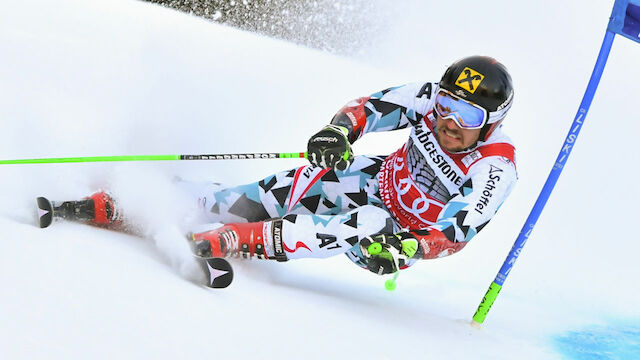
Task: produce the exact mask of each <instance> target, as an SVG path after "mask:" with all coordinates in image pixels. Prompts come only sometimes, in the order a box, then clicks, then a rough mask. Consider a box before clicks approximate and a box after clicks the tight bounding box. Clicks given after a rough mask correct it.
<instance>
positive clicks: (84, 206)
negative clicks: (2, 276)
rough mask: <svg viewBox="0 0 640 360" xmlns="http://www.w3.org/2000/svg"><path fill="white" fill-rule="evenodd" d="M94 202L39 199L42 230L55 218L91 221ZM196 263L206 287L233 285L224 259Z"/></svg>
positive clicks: (39, 222)
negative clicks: (58, 201) (203, 277)
mask: <svg viewBox="0 0 640 360" xmlns="http://www.w3.org/2000/svg"><path fill="white" fill-rule="evenodd" d="M89 201H91V202H92V201H93V200H82V201H67V202H63V203H60V204H56V203H53V202H51V201H49V199H47V198H45V197H38V198H37V199H36V203H37V206H38V224H39V226H40V228H46V227H49V226H50V225H51V223H52V222H53V219H54V218H57V217H59V218H63V219H70V220H73V219H77V220H85V219H89V218H90V217H91V216H93V214H92V211H91V209H92V206H93V204H92V203H89ZM194 256H195V258H196V261H197V262H198V264H199V265H200V268H201V269H202V272H203V273H204V275H205V278H206V282H205V283H204V285H206V286H208V287H210V288H215V289H221V288H226V287H227V286H229V285H231V282H232V281H233V268H232V267H231V264H229V262H228V261H227V260H225V259H222V258H206V257H201V256H198V255H195V254H194Z"/></svg>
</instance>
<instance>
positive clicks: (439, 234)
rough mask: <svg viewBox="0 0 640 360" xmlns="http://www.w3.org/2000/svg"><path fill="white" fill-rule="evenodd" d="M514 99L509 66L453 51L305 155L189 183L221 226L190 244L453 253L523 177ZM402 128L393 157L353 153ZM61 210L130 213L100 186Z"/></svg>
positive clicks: (390, 264)
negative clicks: (441, 64)
mask: <svg viewBox="0 0 640 360" xmlns="http://www.w3.org/2000/svg"><path fill="white" fill-rule="evenodd" d="M512 102H513V85H512V81H511V77H510V75H509V73H508V72H507V70H506V68H505V67H504V66H503V65H502V64H501V63H499V62H498V61H496V60H495V59H493V58H491V57H485V56H471V57H466V58H463V59H460V60H458V61H456V62H455V63H453V64H452V65H451V66H450V67H448V68H447V70H446V71H445V73H444V75H443V76H442V78H441V79H440V81H439V82H422V83H413V84H407V85H403V86H399V87H394V88H390V89H386V90H382V91H379V92H376V93H374V94H372V95H370V96H366V97H362V98H359V99H356V100H353V101H351V102H350V103H348V104H347V105H346V106H344V107H343V108H342V109H341V110H340V111H339V112H338V113H337V114H336V115H335V116H334V117H333V119H332V120H331V123H330V124H329V125H327V126H325V127H324V128H323V129H322V130H320V131H319V132H318V133H317V134H315V135H313V136H312V137H311V138H310V139H309V142H308V159H309V161H310V163H311V164H310V165H306V166H302V167H299V168H296V169H292V170H287V171H282V172H279V173H276V174H273V175H271V176H268V177H266V178H264V179H262V180H260V181H258V182H255V183H251V184H246V185H240V186H235V187H221V186H220V185H219V184H215V183H209V184H206V185H195V184H191V185H189V186H190V190H191V192H192V193H193V194H194V199H197V202H198V204H199V205H198V206H199V208H200V209H201V210H202V212H203V213H204V214H206V217H207V219H208V221H209V222H211V223H215V224H217V225H216V226H217V228H215V229H213V230H209V231H205V232H198V233H190V234H188V239H189V241H191V244H192V249H193V250H194V252H195V253H196V255H199V256H203V257H231V256H242V257H245V258H250V257H258V258H262V259H273V260H278V261H287V260H293V259H299V258H310V257H312V258H326V257H330V256H334V255H338V254H346V255H347V256H348V257H349V258H350V259H351V260H352V261H353V262H355V263H356V264H358V265H359V266H361V267H363V268H365V269H368V270H370V271H372V272H374V273H377V274H388V273H394V272H396V271H398V269H404V268H406V267H408V266H410V265H412V264H413V263H415V262H416V261H417V260H419V259H434V258H440V257H444V256H448V255H451V254H453V253H455V252H457V251H459V250H461V249H462V248H463V247H464V246H465V245H466V244H467V243H468V242H469V241H470V240H471V239H472V238H473V237H474V236H475V235H476V234H477V233H478V232H479V231H480V230H482V229H483V228H484V227H485V226H486V225H487V223H488V222H489V221H490V220H491V218H492V217H493V216H494V215H495V213H496V211H497V210H498V209H499V207H500V206H501V205H502V203H503V202H504V201H505V199H506V198H507V196H508V195H509V193H510V192H511V190H512V188H513V186H514V185H515V183H516V180H517V173H516V166H515V148H514V146H513V144H512V142H511V140H510V139H509V138H508V137H507V136H506V135H505V134H504V133H503V132H502V129H501V124H502V121H503V120H504V118H505V116H506V114H507V112H508V110H509V108H510V107H511V104H512ZM406 127H411V133H410V136H409V139H408V140H407V142H406V143H405V144H404V145H403V146H402V147H401V148H400V149H398V150H397V151H396V152H394V153H392V154H391V155H388V156H356V157H354V156H353V154H352V151H351V144H352V143H353V142H355V141H356V140H358V139H359V138H360V137H362V136H363V135H365V134H367V133H369V132H377V131H390V130H395V129H401V128H406ZM194 201H195V200H194ZM55 211H56V213H57V214H58V216H61V217H66V218H70V219H77V220H82V219H84V220H86V221H88V222H89V223H91V224H95V225H101V226H106V227H115V226H121V224H122V221H123V218H122V216H121V215H120V214H122V211H121V210H120V209H119V208H118V206H117V203H116V202H115V201H114V198H113V197H111V196H110V195H108V194H107V193H105V192H98V193H96V194H93V195H92V196H91V197H89V198H87V199H85V200H83V201H69V202H63V203H59V204H57V205H56V210H55Z"/></svg>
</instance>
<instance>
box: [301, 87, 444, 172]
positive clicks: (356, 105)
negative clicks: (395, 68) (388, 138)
mask: <svg viewBox="0 0 640 360" xmlns="http://www.w3.org/2000/svg"><path fill="white" fill-rule="evenodd" d="M436 87H437V84H435V83H429V82H428V83H413V84H407V85H402V86H398V87H395V88H389V89H386V90H382V91H379V92H377V93H375V94H372V95H371V96H367V97H363V98H359V99H356V100H353V101H351V102H349V103H348V104H347V105H345V106H344V107H343V108H342V109H341V110H340V111H338V113H337V114H336V115H335V116H334V117H333V119H332V120H331V124H329V125H327V126H325V127H324V128H323V129H322V130H320V131H319V132H318V133H316V134H315V135H313V136H312V137H311V138H310V139H309V142H308V143H307V153H308V158H309V161H310V162H311V163H312V164H313V165H316V166H320V167H322V168H325V169H326V168H335V169H338V170H345V169H346V168H347V167H349V165H350V164H351V161H352V160H353V153H352V151H351V144H353V143H354V142H355V141H356V140H357V139H359V138H360V137H362V135H364V134H366V133H368V132H372V131H389V130H396V129H402V128H405V127H407V126H408V125H410V124H415V123H416V122H417V121H419V120H420V119H422V117H423V116H424V114H426V113H427V112H428V111H429V110H430V108H431V107H433V102H432V101H431V98H432V97H433V92H434V91H435V88H436Z"/></svg>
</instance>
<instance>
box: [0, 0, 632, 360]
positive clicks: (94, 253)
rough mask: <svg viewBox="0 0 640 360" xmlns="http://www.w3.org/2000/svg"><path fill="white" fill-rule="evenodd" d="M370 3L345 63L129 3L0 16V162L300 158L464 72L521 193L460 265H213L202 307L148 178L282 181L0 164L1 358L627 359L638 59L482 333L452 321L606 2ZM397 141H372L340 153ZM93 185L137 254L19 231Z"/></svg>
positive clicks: (587, 66) (204, 166)
mask: <svg viewBox="0 0 640 360" xmlns="http://www.w3.org/2000/svg"><path fill="white" fill-rule="evenodd" d="M389 3H391V2H389ZM393 3H394V4H393V5H391V4H387V2H382V1H381V2H380V4H379V8H380V11H387V12H388V14H389V19H388V31H387V32H385V33H376V34H372V36H376V37H377V38H378V41H377V43H376V44H377V45H376V46H375V47H370V48H366V49H364V54H366V55H364V56H361V55H360V56H359V57H358V58H352V59H345V58H339V57H335V56H333V55H330V54H326V53H322V52H319V51H316V50H310V49H306V48H302V47H299V46H295V45H292V44H289V43H286V42H283V41H278V40H273V39H269V38H266V37H262V36H256V35H254V34H250V33H246V32H241V31H238V30H235V29H232V28H228V27H223V26H220V25H217V24H214V23H211V22H208V21H205V20H202V19H199V18H196V17H192V16H188V15H185V14H182V13H179V12H177V11H172V10H170V9H166V8H162V7H160V6H154V5H152V4H149V3H144V2H137V1H130V0H109V1H106V0H103V1H98V0H96V1H80V0H66V1H56V2H49V1H44V0H31V1H24V2H10V3H6V4H3V11H2V13H0V55H1V56H0V59H1V60H0V121H2V131H0V154H1V155H0V158H4V159H14V158H34V157H64V156H97V155H129V154H199V153H219V152H224V153H226V152H253V151H256V152H257V151H283V152H289V151H294V152H295V151H303V150H304V148H305V146H306V141H307V138H308V136H310V135H311V134H313V133H314V132H315V131H317V130H318V129H319V128H321V127H322V126H323V125H324V124H325V123H327V122H328V121H329V119H330V118H331V116H332V115H333V114H334V113H335V111H337V110H338V109H339V108H340V107H341V106H342V105H343V104H344V103H346V102H347V101H348V100H351V99H353V98H356V97H359V96H362V95H367V94H370V93H372V92H374V91H377V90H380V89H383V88H386V87H388V86H392V85H399V84H402V83H405V82H410V81H422V80H437V79H438V78H439V77H440V74H441V73H442V72H443V71H444V69H445V68H446V66H447V64H449V63H451V62H452V61H453V60H455V59H457V58H460V57H463V56H466V55H470V54H475V53H481V54H488V55H491V56H494V57H496V58H498V59H500V60H501V61H502V62H503V63H505V64H506V65H507V67H508V68H509V69H510V71H511V73H512V76H513V78H514V82H515V85H516V98H515V104H514V106H513V109H512V110H511V113H510V115H509V117H508V119H507V121H506V122H505V130H506V131H507V133H508V134H509V135H511V137H512V138H513V140H514V141H515V143H516V145H517V147H518V154H517V155H518V169H519V175H520V181H519V183H518V185H517V187H516V189H515V190H514V192H513V194H512V196H511V197H510V199H509V200H508V201H507V203H506V204H505V205H504V206H503V208H502V209H501V211H500V213H499V214H498V215H497V216H496V218H495V219H494V220H493V221H492V223H491V224H490V225H489V226H487V227H486V228H485V229H484V230H483V231H482V233H481V234H479V235H478V236H477V237H476V238H475V239H474V240H473V241H472V242H471V243H470V244H469V246H467V247H466V248H465V249H464V251H462V252H461V253H459V254H456V255H454V256H451V257H448V258H445V259H440V260H435V261H425V262H422V263H419V264H417V265H416V266H414V267H413V268H411V269H410V270H408V271H406V272H403V273H402V274H401V275H400V277H399V278H398V288H397V290H396V291H395V292H388V291H385V290H384V287H383V283H384V278H380V277H377V276H376V275H373V274H370V273H368V272H366V271H362V270H360V269H358V268H357V267H355V266H354V265H353V264H351V263H350V262H349V261H348V260H347V259H346V258H343V257H337V258H332V259H328V260H299V261H291V262H288V263H284V264H281V263H276V262H261V261H257V260H253V261H248V262H246V261H245V262H236V263H235V268H236V279H235V282H234V284H233V286H231V287H230V288H228V289H226V290H222V291H216V290H210V289H206V288H202V287H199V286H197V285H195V284H194V283H193V282H190V281H188V280H187V279H189V278H191V277H192V276H193V274H191V273H190V264H189V262H188V254H185V252H184V250H185V249H184V246H183V243H182V235H181V230H182V229H181V226H183V223H181V216H179V215H180V214H181V213H182V211H184V210H185V209H186V208H185V205H184V198H183V197H182V196H181V194H180V193H179V191H178V190H177V189H175V188H174V186H172V183H171V179H172V178H173V177H174V176H176V175H179V176H181V177H183V178H187V179H193V180H203V181H204V180H216V181H220V182H223V183H230V184H238V183H245V182H249V181H255V180H258V179H260V178H261V177H263V176H266V175H268V174H270V173H273V172H275V171H279V170H283V169H286V168H291V167H294V166H299V165H302V164H304V161H302V160H264V161H246V162H241V161H237V162H206V161H203V162H155V163H139V162H138V163H94V164H65V165H27V166H13V165H11V166H8V165H1V166H2V167H0V174H1V175H0V179H1V180H0V181H1V184H2V186H0V199H2V205H3V206H2V209H1V210H0V228H1V229H2V230H1V233H2V240H1V241H0V284H2V286H3V289H2V291H0V323H1V324H2V326H0V358H2V359H75V358H91V359H113V358H122V359H133V358H156V359H172V358H196V357H198V358H199V357H203V356H204V357H207V358H221V359H223V358H254V357H256V356H258V358H271V359H282V358H284V359H289V358H309V359H320V358H323V359H325V358H354V357H355V358H370V359H397V358H409V357H415V356H419V357H421V358H430V359H445V358H446V359H468V358H478V359H488V358H491V359H511V358H519V359H556V358H567V357H569V358H571V357H574V358H611V359H618V358H633V357H636V358H638V357H640V349H639V348H640V345H639V342H640V340H639V337H640V335H639V334H640V331H638V329H639V328H640V326H639V323H640V321H639V319H640V310H639V309H638V306H637V305H638V304H639V303H640V288H639V286H638V282H637V278H638V276H639V275H640V269H639V267H638V263H637V258H638V251H639V250H640V245H639V244H638V239H637V235H636V229H635V226H636V224H637V205H636V203H637V202H639V201H640V198H639V197H638V194H637V192H636V190H635V183H634V179H635V177H636V176H638V171H637V169H636V166H635V161H634V158H635V155H636V151H637V146H636V137H637V134H638V132H640V125H639V122H638V121H637V120H638V118H637V114H638V111H637V108H636V106H637V103H638V101H637V97H638V94H639V93H640V82H638V81H637V79H638V78H640V69H639V68H638V67H637V63H638V59H639V58H640V46H638V45H637V44H635V43H633V42H632V41H629V40H627V39H623V38H618V39H616V41H615V43H614V46H613V50H612V52H611V56H610V58H609V62H608V65H607V68H606V70H605V73H604V76H603V78H602V81H601V84H600V87H599V89H598V93H597V94H596V98H595V101H594V103H593V105H592V107H591V110H590V112H589V115H588V117H587V119H586V122H585V126H584V129H583V130H582V133H581V135H580V139H579V140H578V142H577V144H576V147H575V150H574V151H573V153H572V157H571V159H570V160H569V162H568V165H567V166H566V167H565V170H564V173H563V175H562V177H561V178H560V181H559V182H558V184H557V186H556V189H555V191H554V193H553V195H552V197H551V199H550V201H549V203H548V204H547V207H546V209H545V211H544V212H543V214H542V216H541V218H540V220H539V223H538V225H537V227H536V228H535V230H534V232H533V234H532V236H531V238H530V240H529V243H528V244H527V246H526V247H525V249H524V251H523V254H522V256H521V258H520V259H519V261H518V263H517V264H516V266H515V268H514V270H513V271H512V273H511V275H510V277H509V279H508V280H507V282H506V284H505V287H504V288H503V290H502V293H501V294H500V296H499V297H498V300H497V301H496V303H495V304H494V307H493V309H492V310H491V312H490V313H489V315H488V317H487V320H486V322H485V324H484V325H483V327H482V328H481V329H475V328H472V327H471V326H470V325H469V320H470V318H471V316H472V315H473V313H474V311H475V309H476V307H477V305H478V303H479V302H480V300H481V299H482V296H483V295H484V293H485V291H486V289H487V287H488V286H489V284H490V282H491V281H492V280H493V278H494V276H495V274H496V272H497V270H498V268H499V267H500V265H501V264H502V261H503V260H504V258H505V256H506V254H507V252H508V251H509V249H510V248H511V245H512V243H513V240H514V239H515V237H516V235H517V233H518V232H519V231H520V228H521V226H522V224H523V222H524V220H525V218H526V216H527V215H528V213H529V210H530V208H531V206H532V204H533V202H534V201H535V199H536V197H537V195H538V192H539V190H540V189H541V187H542V184H543V183H544V180H545V179H546V176H547V175H548V171H549V170H550V168H551V166H552V164H553V162H554V160H555V157H556V156H557V153H558V151H559V148H560V145H561V144H562V142H563V140H564V137H565V136H566V133H567V131H568V129H569V126H570V124H571V121H572V119H573V116H574V115H575V112H576V110H577V107H578V104H579V102H580V100H581V97H582V94H583V92H584V89H585V86H586V83H587V81H588V77H589V74H590V73H591V70H592V68H593V64H594V62H595V58H596V55H597V53H598V50H599V47H600V43H601V41H602V37H603V35H604V30H605V28H606V24H607V21H608V17H609V13H610V10H611V5H612V4H611V3H609V2H589V5H588V6H587V5H585V3H584V2H583V1H577V0H576V1H567V2H561V3H559V2H556V1H550V0H549V1H536V2H514V1H506V0H504V1H492V2H474V1H463V2H442V1H428V2H422V1H404V2H393ZM360 16H361V15H360ZM367 43H371V42H367ZM634 115H635V117H634ZM406 136H407V133H406V131H399V132H395V133H386V134H373V135H371V136H367V137H366V138H365V139H363V140H362V141H361V142H359V143H358V144H357V146H356V152H357V153H373V154H381V153H388V152H391V151H393V150H395V149H396V148H397V147H398V146H400V144H401V143H402V142H403V141H404V140H405V139H406ZM98 188H109V189H111V190H112V191H113V192H114V193H116V194H117V195H118V196H119V197H120V198H121V201H122V204H123V205H124V206H125V209H126V211H127V214H128V215H129V216H134V217H136V218H138V221H139V223H140V224H141V225H142V226H144V227H145V229H146V231H147V232H146V234H147V236H146V237H145V238H144V239H143V238H138V237H133V236H129V235H123V234H118V233H114V232H110V231H106V230H102V229H96V228H92V227H88V226H83V225H79V224H71V223H62V222H61V223H56V224H54V225H55V226H52V227H51V228H48V229H45V230H41V229H38V228H37V227H36V226H34V224H35V223H34V219H35V218H34V217H35V215H34V213H35V201H34V199H35V197H36V196H40V195H45V196H47V197H50V198H53V199H60V200H62V199H79V198H81V197H83V196H85V195H88V194H90V193H91V192H92V191H94V190H96V189H98ZM589 329H597V331H595V332H589V331H591V330H589ZM581 334H582V335H581ZM585 334H586V335H585ZM589 334H592V335H589ZM620 334H623V335H622V336H621V335H620ZM607 336H609V338H606V337H607ZM607 341H608V342H607ZM603 343H604V345H603ZM607 344H609V345H611V346H609V347H607V346H605V345H607ZM596 345H597V346H596ZM619 348H624V349H625V351H626V352H622V353H616V350H615V349H619ZM621 354H623V355H621Z"/></svg>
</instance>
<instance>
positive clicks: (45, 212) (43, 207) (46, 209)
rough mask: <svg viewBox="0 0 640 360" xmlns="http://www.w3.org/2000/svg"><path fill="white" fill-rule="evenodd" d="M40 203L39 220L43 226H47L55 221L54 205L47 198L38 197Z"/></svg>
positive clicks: (37, 200)
mask: <svg viewBox="0 0 640 360" xmlns="http://www.w3.org/2000/svg"><path fill="white" fill-rule="evenodd" d="M36 202H37V204H38V222H39V225H40V227H41V228H46V227H48V226H49V225H51V222H53V205H52V204H51V201H49V200H48V199H47V198H44V197H39V198H37V199H36Z"/></svg>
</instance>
